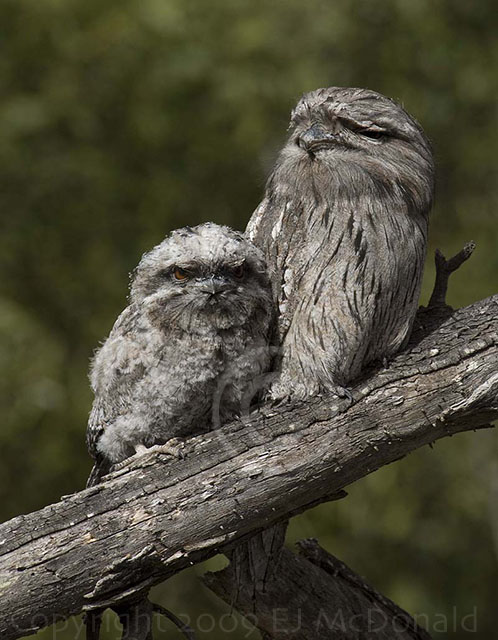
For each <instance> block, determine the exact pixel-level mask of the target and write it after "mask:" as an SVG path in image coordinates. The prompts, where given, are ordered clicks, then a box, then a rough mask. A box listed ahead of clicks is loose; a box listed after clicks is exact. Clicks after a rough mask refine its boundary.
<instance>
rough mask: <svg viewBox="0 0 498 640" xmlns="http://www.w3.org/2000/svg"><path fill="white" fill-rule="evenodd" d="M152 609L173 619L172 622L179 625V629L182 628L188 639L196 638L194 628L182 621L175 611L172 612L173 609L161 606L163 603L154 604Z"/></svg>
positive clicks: (193, 639)
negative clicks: (169, 609)
mask: <svg viewBox="0 0 498 640" xmlns="http://www.w3.org/2000/svg"><path fill="white" fill-rule="evenodd" d="M152 610H153V611H154V613H159V614H160V615H162V616H165V617H166V618H168V620H171V622H173V623H174V624H175V625H176V626H177V627H178V629H180V631H181V632H182V633H183V635H184V636H185V637H186V638H187V640H195V633H194V631H193V629H191V628H190V627H189V626H188V624H186V623H185V622H182V621H181V620H180V618H178V617H177V616H175V614H174V613H171V611H168V609H165V608H164V607H161V605H159V604H153V605H152Z"/></svg>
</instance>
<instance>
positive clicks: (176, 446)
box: [133, 438, 185, 460]
mask: <svg viewBox="0 0 498 640" xmlns="http://www.w3.org/2000/svg"><path fill="white" fill-rule="evenodd" d="M184 448H185V443H184V441H183V440H180V438H171V439H170V440H168V441H167V442H165V443H164V444H154V445H152V447H146V446H145V445H143V444H137V445H136V446H135V451H136V453H135V455H134V456H133V457H135V456H142V455H144V454H146V453H163V454H166V455H168V456H171V457H172V458H178V460H183V458H184V457H185V455H184V452H183V450H184Z"/></svg>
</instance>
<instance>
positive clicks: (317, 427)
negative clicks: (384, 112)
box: [0, 296, 498, 640]
mask: <svg viewBox="0 0 498 640" xmlns="http://www.w3.org/2000/svg"><path fill="white" fill-rule="evenodd" d="M497 325H498V296H494V297H492V298H489V299H487V300H483V301H481V302H479V303H477V304H475V305H472V306H470V307H467V308H465V309H461V310H459V311H457V312H455V313H454V314H453V315H451V316H448V312H447V311H445V312H444V313H443V314H442V315H441V316H438V315H434V314H431V313H428V312H426V313H422V314H421V315H420V317H419V323H418V329H417V330H416V331H415V335H414V338H413V341H412V344H411V346H410V347H409V350H408V351H407V352H405V353H403V354H401V355H399V356H398V357H397V358H396V359H395V360H394V361H393V362H392V363H391V364H390V366H389V367H388V368H386V369H381V370H379V371H377V372H371V373H370V374H369V376H368V377H366V378H365V379H364V380H363V381H362V382H359V383H358V385H357V386H356V387H355V388H354V389H353V397H354V401H353V404H352V406H350V407H349V408H347V405H348V402H347V401H338V400H337V399H336V398H317V399H315V400H313V401H311V402H309V403H307V404H306V405H302V406H297V407H289V406H282V407H277V408H272V409H263V410H262V411H261V413H260V414H259V415H257V416H256V417H254V418H253V420H251V421H249V420H247V421H242V422H238V423H234V424H232V425H228V426H226V427H223V428H222V429H220V430H218V431H214V432H211V433H209V434H206V435H203V436H199V437H197V438H193V439H192V440H190V441H189V442H188V443H187V445H186V448H185V453H186V458H185V459H184V460H171V457H169V456H166V455H162V454H161V453H157V452H154V453H149V454H147V455H145V456H143V457H142V458H140V459H137V460H134V461H133V462H132V463H131V464H130V467H129V469H128V470H126V469H123V470H121V471H119V472H117V474H115V476H113V477H111V478H110V480H109V481H108V482H105V483H103V484H102V485H98V486H96V487H93V488H91V489H87V490H85V491H82V492H80V493H77V494H74V495H72V496H68V497H65V498H64V499H63V500H61V501H60V502H59V503H57V504H54V505H51V506H48V507H46V508H44V509H42V510H41V511H39V512H37V513H32V514H28V515H26V516H19V517H17V518H14V519H13V520H11V521H9V522H7V523H5V524H3V525H1V526H0V603H1V606H0V632H1V635H2V638H4V639H5V640H9V639H11V638H17V637H20V636H22V635H26V634H27V633H29V632H30V631H35V630H37V629H38V628H40V627H43V626H45V625H47V624H50V623H52V622H53V621H55V620H57V619H60V618H61V617H63V616H68V615H70V614H73V613H77V612H78V611H81V610H82V609H84V608H92V607H96V608H98V607H101V606H103V605H105V604H106V603H107V602H109V601H112V602H113V603H114V604H115V601H116V595H117V594H121V596H122V597H123V598H125V597H126V596H127V595H129V594H133V593H137V592H138V591H140V590H141V589H146V588H147V587H148V586H150V585H152V584H155V583H157V582H160V581H161V580H163V579H165V578H167V577H168V576H170V575H172V574H173V573H175V572H178V571H180V570H181V569H183V568H185V567H187V566H189V565H190V564H192V563H196V562H199V561H200V560H203V559H205V558H207V557H209V556H212V555H214V554H215V553H217V552H218V551H220V550H226V549H227V548H228V547H229V546H230V545H233V544H234V543H235V542H237V541H239V540H240V539H241V538H243V537H244V536H247V535H250V534H252V533H255V532H257V531H258V530H261V529H263V528H266V527H267V526H268V525H270V524H272V523H275V522H278V521H280V520H282V519H285V518H287V517H288V516H289V515H292V514H293V513H298V512H301V511H304V510H305V509H307V508H308V507H310V506H311V505H314V504H316V503H318V502H323V501H326V500H327V498H328V497H329V496H331V495H333V494H337V492H338V491H339V490H340V489H341V488H343V487H345V486H346V485H348V484H350V483H351V482H354V481H355V480H358V479H359V478H361V477H363V476H365V475H367V474H369V473H371V472H372V471H374V470H375V469H378V468H379V467H381V466H383V465H385V464H388V463H390V462H392V461H394V460H397V459H399V458H401V457H403V456H405V455H406V454H407V453H409V452H410V451H412V450H414V449H416V448H417V447H420V446H422V445H424V444H427V443H430V442H432V441H434V440H436V439H438V438H442V437H444V436H446V435H452V434H454V433H457V432H459V431H465V430H469V429H478V428H480V427H484V426H486V425H487V423H488V422H489V421H490V420H493V419H496V418H497V417H498V330H497V329H498V326H497ZM428 327H430V331H431V333H430V334H429V335H425V334H426V331H427V330H428V329H427V328H428ZM346 408H347V410H346Z"/></svg>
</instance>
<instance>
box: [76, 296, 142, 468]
mask: <svg viewBox="0 0 498 640" xmlns="http://www.w3.org/2000/svg"><path fill="white" fill-rule="evenodd" d="M143 324H144V318H143V315H142V314H141V313H140V309H139V308H138V307H137V306H136V305H130V306H129V307H127V308H126V309H125V310H124V311H123V312H122V313H121V315H120V316H119V317H118V319H117V320H116V323H115V324H114V327H113V328H112V331H111V333H110V335H109V337H108V338H107V340H106V341H105V342H104V344H103V346H102V347H101V349H100V350H99V351H98V352H97V354H96V356H95V358H94V360H93V363H92V367H91V374H90V378H91V382H92V388H93V390H94V393H95V400H94V402H93V406H92V409H91V411H90V416H89V419H88V426H87V434H86V442H87V447H88V451H89V452H90V455H91V456H92V457H93V458H95V460H97V459H98V452H97V444H98V441H99V439H100V437H101V436H102V434H103V432H104V430H105V428H106V425H107V424H109V423H111V422H113V421H114V420H115V419H116V418H117V416H119V415H122V414H123V413H126V412H127V411H128V409H129V407H130V406H131V403H132V399H133V389H134V387H135V385H136V383H137V382H138V381H139V380H141V379H142V377H143V375H144V372H145V365H144V362H143V360H142V359H141V354H142V353H143V351H144V350H143V344H142V340H141V336H143V335H144V334H145V331H144V329H145V327H144V326H143Z"/></svg>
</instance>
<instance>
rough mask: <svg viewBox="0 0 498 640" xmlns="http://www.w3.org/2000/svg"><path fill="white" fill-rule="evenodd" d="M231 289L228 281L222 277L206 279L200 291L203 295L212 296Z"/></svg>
mask: <svg viewBox="0 0 498 640" xmlns="http://www.w3.org/2000/svg"><path fill="white" fill-rule="evenodd" d="M231 288H232V285H231V283H230V282H228V280H226V279H225V278H222V277H215V276H212V277H211V278H206V279H205V280H204V282H203V283H202V288H201V291H202V292H203V293H209V294H210V295H212V296H214V295H216V294H217V293H221V292H223V291H228V290H229V289H231Z"/></svg>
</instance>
